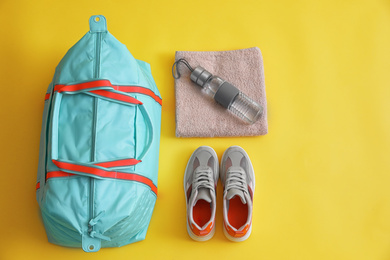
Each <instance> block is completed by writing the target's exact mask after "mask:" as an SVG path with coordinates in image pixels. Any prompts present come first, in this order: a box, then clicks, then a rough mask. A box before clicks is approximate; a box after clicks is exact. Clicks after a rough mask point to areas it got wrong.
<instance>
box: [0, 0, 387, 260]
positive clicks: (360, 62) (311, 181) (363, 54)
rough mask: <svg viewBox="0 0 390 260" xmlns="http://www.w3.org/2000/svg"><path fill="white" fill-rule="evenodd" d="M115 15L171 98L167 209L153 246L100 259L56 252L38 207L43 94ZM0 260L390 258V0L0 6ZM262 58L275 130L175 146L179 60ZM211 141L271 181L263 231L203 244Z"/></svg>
mask: <svg viewBox="0 0 390 260" xmlns="http://www.w3.org/2000/svg"><path fill="white" fill-rule="evenodd" d="M93 14H103V15H105V16H106V18H107V21H108V29H109V31H110V32H111V33H112V34H113V35H114V36H115V37H116V38H117V39H118V40H119V41H121V42H122V43H124V44H126V45H127V47H128V49H129V50H130V51H131V53H132V54H133V55H134V57H135V58H137V59H142V60H145V61H146V62H148V63H150V64H151V67H152V72H153V75H154V78H155V80H156V83H157V85H158V87H159V89H160V91H161V94H162V97H163V109H162V129H161V130H162V131H161V150H160V168H159V183H158V187H159V197H158V200H157V204H156V207H155V211H154V215H153V217H152V221H151V224H150V228H149V231H148V234H147V238H146V240H145V241H142V242H139V243H136V244H132V245H128V246H124V247H122V248H115V249H102V250H101V251H100V252H98V253H93V254H86V253H84V252H83V251H82V250H81V249H68V248H63V247H59V246H55V245H52V244H50V243H48V242H47V239H46V235H45V231H44V228H43V225H42V223H41V220H40V217H39V210H38V204H37V202H36V201H35V182H36V170H37V165H38V146H39V134H40V126H41V115H42V111H43V97H44V94H45V91H46V88H47V86H48V84H49V82H50V81H51V79H52V76H53V74H54V69H55V66H56V65H57V64H58V62H59V61H60V59H61V58H62V57H63V55H64V54H65V52H66V51H67V50H68V49H69V48H70V47H71V46H72V45H73V44H75V43H76V42H77V41H78V40H79V39H80V38H81V37H82V36H83V35H84V34H85V33H86V32H87V31H88V30H89V27H88V19H89V17H90V16H91V15H93ZM0 24H1V25H0V35H1V40H0V64H1V67H0V75H1V77H0V78H1V86H0V88H1V101H0V106H1V110H0V113H1V114H0V115H1V127H0V133H1V137H0V138H1V139H0V141H1V148H2V149H1V150H0V158H1V187H0V192H1V198H0V200H1V204H0V205H1V213H0V259H5V260H8V259H67V260H68V259H267V260H268V259H269V260H274V259H275V260H276V259H343V260H344V259H354V260H360V259H366V260H376V259H390V163H389V160H390V84H389V83H390V79H389V74H390V73H389V69H390V1H388V0H386V1H385V0H369V1H356V0H352V1H339V0H329V1H310V0H297V1H282V0H276V1H258V0H253V1H249V0H240V1H228V0H218V1H210V0H207V1H206V0H198V1H185V0H173V1H169V0H167V1H158V0H155V1H151V0H149V1H148V0H144V1H135V0H133V1H120V0H117V1H102V0H96V1H81V0H80V1H73V0H72V1H70V0H68V1H52V0H50V1H49V0H47V1H43V0H36V1H30V0H28V1H13V0H2V1H1V2H0ZM253 46H257V47H259V48H260V49H261V51H262V54H263V58H264V67H265V83H266V92H267V100H268V120H269V134H268V135H266V136H262V137H242V138H191V139H179V138H176V137H175V99H174V84H173V78H172V76H171V66H172V63H173V62H174V54H175V51H176V50H189V51H222V50H232V49H241V48H248V47H253ZM200 145H209V146H212V147H213V148H214V149H215V150H216V152H217V154H218V155H219V157H221V155H222V153H223V151H224V150H225V149H226V148H227V147H229V146H230V145H240V146H242V147H243V148H245V149H246V151H247V152H248V154H249V155H250V157H251V159H252V162H253V165H254V168H255V172H256V181H257V182H256V193H255V202H254V216H253V232H252V235H251V236H250V238H249V239H248V240H247V241H245V242H242V243H232V242H229V241H228V240H227V239H226V238H225V237H224V235H223V232H222V203H221V196H222V190H221V185H219V186H218V188H219V190H218V207H217V230H216V235H215V236H214V238H213V239H212V240H210V241H208V242H205V243H197V242H194V241H192V240H191V239H190V238H189V236H188V235H187V231H186V220H185V216H186V215H185V199H184V192H183V187H182V183H183V182H182V177H183V173H184V169H185V165H186V163H187V160H188V158H189V156H190V155H191V153H192V152H193V150H194V149H196V148H197V147H198V146H200Z"/></svg>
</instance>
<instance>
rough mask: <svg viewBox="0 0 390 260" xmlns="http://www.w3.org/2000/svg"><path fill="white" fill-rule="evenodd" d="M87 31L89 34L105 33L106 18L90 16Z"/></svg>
mask: <svg viewBox="0 0 390 260" xmlns="http://www.w3.org/2000/svg"><path fill="white" fill-rule="evenodd" d="M89 30H90V32H93V33H94V32H107V22H106V17H104V16H103V15H92V16H91V18H89Z"/></svg>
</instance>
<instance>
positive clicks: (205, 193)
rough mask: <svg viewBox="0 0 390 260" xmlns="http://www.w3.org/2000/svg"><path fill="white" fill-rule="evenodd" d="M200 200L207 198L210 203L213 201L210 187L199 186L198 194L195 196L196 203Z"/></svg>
mask: <svg viewBox="0 0 390 260" xmlns="http://www.w3.org/2000/svg"><path fill="white" fill-rule="evenodd" d="M198 200H205V201H207V202H208V203H211V201H212V198H211V192H210V189H208V188H199V189H198V194H197V195H196V197H195V204H196V202H198Z"/></svg>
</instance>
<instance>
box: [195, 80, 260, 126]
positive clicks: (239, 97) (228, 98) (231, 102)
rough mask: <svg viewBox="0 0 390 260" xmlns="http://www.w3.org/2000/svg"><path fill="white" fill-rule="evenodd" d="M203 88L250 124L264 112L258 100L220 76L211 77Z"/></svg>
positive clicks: (206, 92)
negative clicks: (254, 99)
mask: <svg viewBox="0 0 390 260" xmlns="http://www.w3.org/2000/svg"><path fill="white" fill-rule="evenodd" d="M202 90H203V92H204V93H205V94H207V95H208V96H210V97H212V98H214V99H215V100H216V101H217V102H218V103H220V104H221V105H222V106H224V107H225V108H227V109H228V110H229V111H230V112H231V113H232V114H234V115H235V116H237V117H238V118H240V119H241V120H243V121H245V122H246V123H248V124H253V123H254V122H256V121H257V120H258V119H259V118H260V117H261V115H262V113H263V108H262V107H261V106H260V105H259V104H258V103H257V102H255V101H253V100H252V99H251V98H249V97H248V96H247V95H245V94H244V93H242V92H241V91H239V90H238V89H237V88H236V87H234V86H233V85H231V84H230V83H228V82H226V81H225V80H223V79H222V78H220V77H218V76H211V77H209V78H208V79H207V80H206V82H205V83H204V85H203V86H202Z"/></svg>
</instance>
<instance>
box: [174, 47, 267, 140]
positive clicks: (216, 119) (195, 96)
mask: <svg viewBox="0 0 390 260" xmlns="http://www.w3.org/2000/svg"><path fill="white" fill-rule="evenodd" d="M180 58H185V59H186V60H187V61H188V62H189V64H190V65H191V66H192V67H194V68H195V67H197V66H202V67H203V68H205V69H206V70H208V71H209V72H210V73H212V74H213V75H215V76H219V77H221V78H223V79H224V80H226V81H228V82H230V83H231V84H233V85H234V86H236V87H237V88H238V89H239V90H240V91H242V92H243V93H245V94H246V95H247V96H248V97H250V98H251V99H253V100H254V101H256V102H258V103H259V104H260V105H261V106H262V107H263V108H264V111H263V116H262V117H261V118H260V119H259V120H258V121H257V122H256V123H254V124H252V125H248V124H246V123H245V122H243V121H241V120H240V119H237V118H236V117H235V116H233V115H232V114H231V113H230V112H229V111H228V110H226V109H225V108H223V107H222V106H220V105H219V104H218V103H216V102H215V101H214V100H213V99H212V98H210V97H209V96H207V95H205V94H204V93H202V91H201V87H199V86H198V85H196V84H195V83H193V82H192V81H191V80H190V74H191V72H190V71H189V70H188V69H187V67H186V66H184V65H183V64H179V66H178V69H179V72H180V74H181V77H180V78H179V79H176V80H175V95H176V136H177V137H214V136H256V135H265V134H267V132H268V124H267V100H266V96H265V84H264V68H263V58H262V55H261V52H260V49H259V48H257V47H254V48H249V49H242V50H233V51H211V52H197V51H177V52H176V60H178V59H180Z"/></svg>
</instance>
